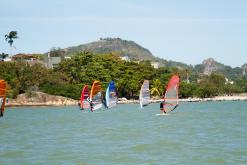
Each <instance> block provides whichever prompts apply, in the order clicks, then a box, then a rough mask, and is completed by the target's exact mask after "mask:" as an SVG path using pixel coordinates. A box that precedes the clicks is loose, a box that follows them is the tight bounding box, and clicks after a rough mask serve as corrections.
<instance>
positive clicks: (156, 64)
mask: <svg viewBox="0 0 247 165" xmlns="http://www.w3.org/2000/svg"><path fill="white" fill-rule="evenodd" d="M151 65H152V66H153V67H154V68H155V69H158V68H159V67H160V63H159V62H152V63H151Z"/></svg>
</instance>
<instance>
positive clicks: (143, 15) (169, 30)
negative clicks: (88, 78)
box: [0, 0, 247, 67]
mask: <svg viewBox="0 0 247 165" xmlns="http://www.w3.org/2000/svg"><path fill="white" fill-rule="evenodd" d="M0 6H1V10H0V52H5V53H9V52H10V49H9V46H8V44H7V42H6V41H5V39H4V35H5V34H7V33H8V32H9V31H12V30H15V31H18V36H19V39H17V40H15V42H14V46H15V47H16V50H15V51H14V53H44V52H47V51H49V50H50V49H51V48H52V47H60V48H65V47H69V46H76V45H79V44H83V43H88V42H92V41H96V40H98V39H99V38H100V37H120V38H122V39H125V40H132V41H135V42H136V43H138V44H140V45H142V46H143V47H145V48H147V49H149V50H150V51H151V52H152V54H153V55H155V56H158V57H162V58H164V59H167V60H174V61H179V62H184V63H187V64H192V65H195V64H198V63H201V62H202V61H203V60H204V59H206V58H209V57H212V58H214V59H215V60H217V61H219V62H221V63H224V64H226V65H230V66H232V67H236V66H241V65H242V64H244V63H247V10H246V9H247V1H246V0H169V1H167V0H153V1H148V0H121V1H120V0H104V1H103V0H101V1H100V0H1V1H0ZM1 36H2V37H1ZM1 38H2V39H1Z"/></svg>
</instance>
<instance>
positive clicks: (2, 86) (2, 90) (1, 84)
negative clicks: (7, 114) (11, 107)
mask: <svg viewBox="0 0 247 165" xmlns="http://www.w3.org/2000/svg"><path fill="white" fill-rule="evenodd" d="M6 86H7V85H6V82H5V81H4V80H0V110H1V112H0V117H1V116H3V112H4V106H5V101H6Z"/></svg>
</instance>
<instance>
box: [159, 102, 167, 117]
mask: <svg viewBox="0 0 247 165" xmlns="http://www.w3.org/2000/svg"><path fill="white" fill-rule="evenodd" d="M160 113H161V114H165V113H166V111H165V109H164V105H163V101H162V102H161V103H160Z"/></svg>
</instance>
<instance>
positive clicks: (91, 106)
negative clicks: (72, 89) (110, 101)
mask: <svg viewBox="0 0 247 165" xmlns="http://www.w3.org/2000/svg"><path fill="white" fill-rule="evenodd" d="M89 103H90V109H91V112H93V101H92V100H90V102H89Z"/></svg>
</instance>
